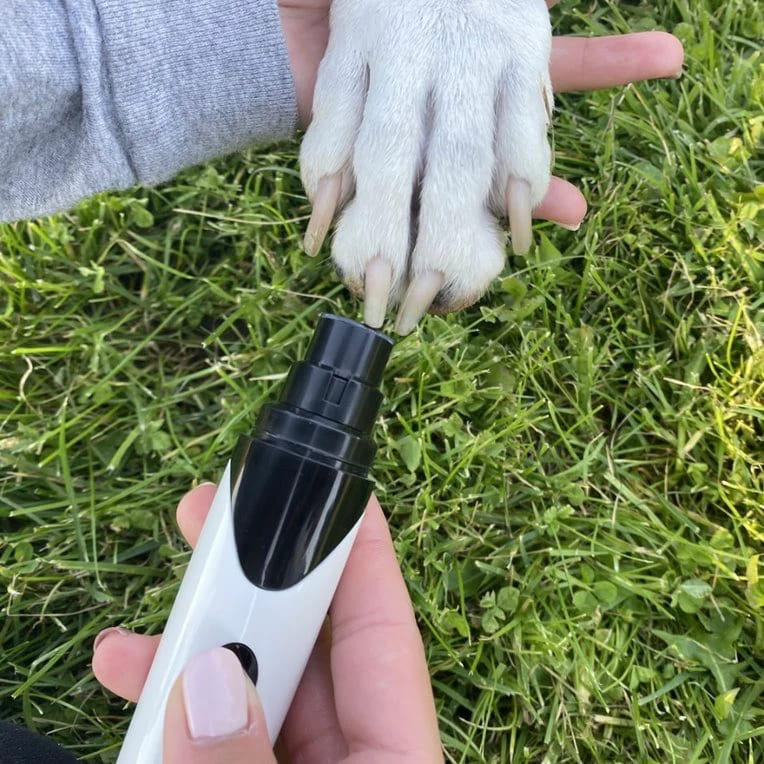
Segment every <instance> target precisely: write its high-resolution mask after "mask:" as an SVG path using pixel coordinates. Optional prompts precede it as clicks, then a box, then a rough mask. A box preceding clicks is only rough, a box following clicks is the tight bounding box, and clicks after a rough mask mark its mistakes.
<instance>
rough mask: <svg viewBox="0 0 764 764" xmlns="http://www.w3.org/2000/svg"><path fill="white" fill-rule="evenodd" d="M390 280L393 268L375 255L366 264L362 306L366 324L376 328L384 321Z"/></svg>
mask: <svg viewBox="0 0 764 764" xmlns="http://www.w3.org/2000/svg"><path fill="white" fill-rule="evenodd" d="M392 280H393V269H392V267H391V266H390V263H388V262H386V261H384V260H382V259H381V258H379V257H375V258H374V259H373V260H372V261H371V262H370V263H369V265H368V266H367V268H366V281H365V285H364V306H363V309H364V322H365V323H366V325H367V326H371V327H374V328H375V329H378V328H379V327H380V326H382V324H383V323H384V321H385V313H386V312H387V300H388V297H389V296H390V284H391V282H392Z"/></svg>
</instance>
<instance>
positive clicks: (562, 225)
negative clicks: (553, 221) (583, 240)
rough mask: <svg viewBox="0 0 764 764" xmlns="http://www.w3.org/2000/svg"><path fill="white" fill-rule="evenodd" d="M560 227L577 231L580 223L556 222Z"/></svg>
mask: <svg viewBox="0 0 764 764" xmlns="http://www.w3.org/2000/svg"><path fill="white" fill-rule="evenodd" d="M557 225H558V226H560V228H564V229H565V230H566V231H578V230H580V228H581V223H578V224H577V225H570V224H568V223H557Z"/></svg>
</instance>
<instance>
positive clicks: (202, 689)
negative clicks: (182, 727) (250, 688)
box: [182, 647, 248, 740]
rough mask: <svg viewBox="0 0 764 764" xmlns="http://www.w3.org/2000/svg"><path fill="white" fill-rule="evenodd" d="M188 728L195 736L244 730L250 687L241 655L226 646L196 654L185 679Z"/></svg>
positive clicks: (216, 735) (206, 736)
mask: <svg viewBox="0 0 764 764" xmlns="http://www.w3.org/2000/svg"><path fill="white" fill-rule="evenodd" d="M182 687H183V705H184V706H185V711H186V723H187V724H188V731H189V733H190V734H191V737H192V738H193V739H194V740H199V739H200V738H216V737H226V736H227V735H233V734H234V733H236V732H241V731H242V730H243V729H244V728H245V727H246V726H247V717H248V707H247V687H246V680H245V678H244V672H243V671H242V668H241V664H240V663H239V659H238V658H237V657H236V656H235V655H234V654H233V653H232V652H231V651H230V650H228V649H226V648H225V647H216V648H215V649H213V650H208V651H207V652H204V653H201V654H200V655H197V656H195V657H194V658H192V659H191V661H190V662H189V663H188V665H187V666H186V669H185V671H184V672H183V679H182Z"/></svg>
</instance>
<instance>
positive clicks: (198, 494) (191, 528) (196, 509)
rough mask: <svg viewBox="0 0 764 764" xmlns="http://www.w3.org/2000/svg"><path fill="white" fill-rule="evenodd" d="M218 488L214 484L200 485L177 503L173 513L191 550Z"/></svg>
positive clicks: (197, 538)
mask: <svg viewBox="0 0 764 764" xmlns="http://www.w3.org/2000/svg"><path fill="white" fill-rule="evenodd" d="M217 489H218V487H217V486H216V485H215V484H214V483H202V484H201V485H198V486H197V487H196V488H192V489H191V490H190V491H189V492H188V493H187V494H186V495H185V496H184V497H183V498H182V499H181V500H180V501H179V502H178V508H177V510H176V511H175V519H176V520H177V523H178V527H179V528H180V532H181V533H182V534H183V538H184V539H185V540H186V541H187V542H188V544H189V546H190V547H191V548H192V549H193V548H194V547H195V546H196V542H197V541H198V540H199V534H200V533H201V532H202V527H203V526H204V521H205V520H206V519H207V513H208V512H209V511H210V507H211V506H212V500H213V499H214V498H215V492H216V491H217Z"/></svg>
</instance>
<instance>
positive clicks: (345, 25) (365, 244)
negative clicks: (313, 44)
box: [300, 0, 552, 333]
mask: <svg viewBox="0 0 764 764" xmlns="http://www.w3.org/2000/svg"><path fill="white" fill-rule="evenodd" d="M330 29H331V33H330V39H329V45H328V48H327V51H326V54H325V56H324V59H323V61H322V62H321V66H320V68H319V72H318V80H317V83H316V90H315V94H314V105H313V119H312V121H311V124H310V127H309V129H308V131H307V133H306V135H305V138H304V139H303V142H302V147H301V151H300V162H301V171H302V178H303V183H304V185H305V189H306V191H307V194H308V196H309V198H310V199H311V201H312V204H313V214H312V216H311V220H310V222H309V224H308V229H307V232H306V235H305V249H306V251H307V252H308V254H311V255H314V254H316V253H317V252H318V251H319V249H320V247H321V244H322V242H323V240H324V238H325V237H326V234H327V232H328V230H329V228H330V227H331V224H332V221H333V220H334V218H335V216H336V215H337V214H339V220H338V222H337V228H336V233H335V236H334V240H333V243H332V258H333V260H334V263H335V266H336V268H337V271H338V272H339V274H340V276H341V278H342V279H343V281H344V282H345V283H346V284H347V285H348V287H349V288H350V289H351V290H352V291H353V292H354V293H356V294H358V295H360V296H363V297H364V298H365V320H366V322H367V323H368V324H370V325H371V326H379V325H381V324H382V322H383V321H384V318H385V315H386V311H387V307H388V306H389V305H393V304H400V306H401V307H400V312H399V315H398V323H397V329H398V331H399V332H401V333H408V332H409V331H411V330H412V329H413V328H414V327H415V326H416V324H417V322H418V321H419V319H420V318H421V317H422V316H423V315H424V314H425V313H426V312H427V311H428V310H431V311H433V312H448V311H451V310H458V309H460V308H463V307H466V306H467V305H470V304H472V303H473V302H475V301H476V300H477V299H479V298H480V296H481V295H482V294H483V293H484V292H485V290H486V289H487V288H488V287H489V286H490V284H491V282H492V281H493V280H494V278H495V277H496V276H497V275H498V274H499V273H500V272H501V270H502V268H503V267H504V262H505V251H506V241H505V234H504V230H503V226H502V225H500V221H501V220H503V219H505V218H506V219H508V221H509V229H510V232H511V237H512V245H513V249H514V250H515V252H517V253H524V252H525V251H527V250H528V248H529V247H530V245H531V212H532V210H533V208H534V207H535V206H536V205H538V204H539V203H540V202H541V200H542V199H543V197H544V195H545V193H546V190H547V187H548V185H549V180H550V172H551V151H550V147H549V142H548V140H547V130H548V127H549V122H550V119H551V112H552V89H551V84H550V81H549V57H550V53H551V28H550V22H549V15H548V12H547V8H546V3H545V2H544V0H408V1H407V2H405V3H391V2H387V1H386V0H334V2H333V3H332V6H331V19H330Z"/></svg>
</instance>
